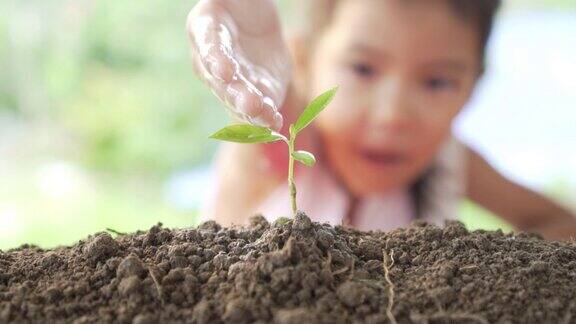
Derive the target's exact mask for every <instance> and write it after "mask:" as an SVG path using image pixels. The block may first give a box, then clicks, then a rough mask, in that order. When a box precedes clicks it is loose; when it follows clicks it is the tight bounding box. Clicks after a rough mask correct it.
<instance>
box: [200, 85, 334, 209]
mask: <svg viewBox="0 0 576 324" xmlns="http://www.w3.org/2000/svg"><path fill="white" fill-rule="evenodd" d="M337 90H338V88H337V87H336V88H333V89H331V90H329V91H327V92H325V93H323V94H321V95H320V96H318V97H316V98H315V99H314V100H312V102H310V104H309V105H308V106H307V107H306V109H304V111H303V112H302V114H301V115H300V116H299V117H298V119H297V120H296V122H295V123H294V124H292V125H290V128H289V138H286V136H284V135H282V134H280V133H277V132H275V131H273V130H272V129H270V128H268V127H262V126H254V125H248V124H239V125H231V126H228V127H225V128H223V129H221V130H219V131H218V132H216V133H214V134H213V135H212V136H210V138H213V139H217V140H221V141H227V142H235V143H246V144H264V143H273V142H278V141H283V142H284V143H286V144H287V145H288V157H289V160H288V187H289V189H290V201H291V202H292V213H293V214H294V216H295V215H296V213H297V212H298V206H297V205H296V185H295V184H294V161H298V162H300V163H302V164H304V165H306V166H308V167H312V166H313V165H314V164H316V158H315V157H314V155H313V154H312V153H310V152H306V151H302V150H300V151H296V150H295V143H296V137H297V136H298V134H299V133H300V132H301V131H302V130H303V129H305V128H306V127H307V126H308V125H310V123H312V121H314V119H315V118H316V117H317V116H318V115H319V114H320V112H322V110H324V108H326V106H328V104H329V103H330V101H332V99H333V98H334V95H335V94H336V91H337Z"/></svg>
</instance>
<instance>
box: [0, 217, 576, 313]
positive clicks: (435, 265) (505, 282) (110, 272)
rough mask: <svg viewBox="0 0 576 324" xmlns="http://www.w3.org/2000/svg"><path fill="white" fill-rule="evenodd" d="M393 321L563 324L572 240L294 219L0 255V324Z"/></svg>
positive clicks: (575, 249) (570, 286)
mask: <svg viewBox="0 0 576 324" xmlns="http://www.w3.org/2000/svg"><path fill="white" fill-rule="evenodd" d="M386 278H388V280H387V279H386ZM391 284H392V285H391ZM390 309H391V311H390V312H388V310H390ZM394 319H396V320H397V321H398V322H399V323H411V322H414V323H494V322H498V323H576V244H574V243H558V242H547V241H544V240H542V239H540V238H538V237H536V236H533V235H527V234H519V235H512V234H503V233H502V232H485V231H476V232H473V233H469V232H468V231H466V229H465V228H464V227H463V226H462V225H461V224H460V223H449V224H447V226H446V228H444V229H441V228H438V227H434V226H428V225H424V224H416V225H414V226H413V227H412V228H409V229H401V230H396V231H392V232H389V233H380V232H376V233H365V232H358V231H355V230H351V229H346V228H342V227H336V228H334V227H330V226H328V225H319V224H313V223H312V222H310V219H308V218H307V217H306V216H304V215H299V216H298V217H297V218H296V219H295V220H294V221H287V220H284V221H278V222H276V223H275V224H272V225H270V224H268V223H267V222H266V221H265V220H264V219H263V218H262V217H256V218H253V219H252V226H251V227H250V228H221V227H220V226H218V225H217V224H215V223H213V222H208V223H204V224H203V225H201V226H200V227H199V228H198V229H184V230H168V229H165V228H162V227H161V226H155V227H153V228H152V229H150V231H148V232H140V233H136V234H133V235H121V236H119V237H117V238H116V239H114V238H113V237H112V236H111V235H109V234H108V233H99V234H96V235H94V236H91V237H89V238H88V239H87V240H86V241H81V242H79V243H78V244H77V245H74V246H72V247H64V248H58V249H55V250H49V251H45V250H41V249H38V248H35V247H26V246H25V247H21V248H19V249H17V250H13V251H8V252H0V322H2V323H6V322H68V323H70V322H74V323H94V322H122V323H130V322H132V323H157V322H162V323H170V322H196V323H208V322H214V323H219V322H229V323H248V322H260V323H267V322H276V323H297V324H302V323H352V322H354V323H360V322H366V323H386V322H390V321H394Z"/></svg>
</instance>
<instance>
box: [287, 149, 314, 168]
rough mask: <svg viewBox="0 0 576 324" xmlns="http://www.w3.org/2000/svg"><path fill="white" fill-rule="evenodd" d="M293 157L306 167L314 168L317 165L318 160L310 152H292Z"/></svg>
mask: <svg viewBox="0 0 576 324" xmlns="http://www.w3.org/2000/svg"><path fill="white" fill-rule="evenodd" d="M292 157H293V158H294V159H295V160H296V161H298V162H301V163H303V164H304V165H306V166H309V167H311V166H313V165H314V164H316V158H315V157H314V155H313V154H312V153H310V152H306V151H295V152H292Z"/></svg>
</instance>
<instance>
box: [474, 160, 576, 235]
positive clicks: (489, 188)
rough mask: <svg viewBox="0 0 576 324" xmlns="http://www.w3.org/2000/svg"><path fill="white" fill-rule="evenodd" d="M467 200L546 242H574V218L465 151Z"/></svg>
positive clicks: (575, 217)
mask: <svg viewBox="0 0 576 324" xmlns="http://www.w3.org/2000/svg"><path fill="white" fill-rule="evenodd" d="M467 156H468V158H469V160H468V187H467V196H468V198H470V199H471V200H472V201H474V202H476V203H477V204H479V205H481V206H483V207H484V208H486V209H488V210H490V211H491V212H493V213H495V214H497V215H499V216H500V217H502V218H503V219H504V220H506V221H508V222H509V223H511V224H512V225H514V226H515V227H516V228H518V229H519V230H522V231H528V232H535V233H538V234H541V235H542V236H544V237H545V238H547V239H571V238H576V216H575V215H574V214H573V213H572V212H570V211H569V210H568V209H566V208H563V207H562V206H560V205H559V204H557V203H555V202H553V201H552V200H550V199H548V198H546V197H544V196H542V195H540V194H538V193H536V192H534V191H532V190H529V189H527V188H525V187H522V186H520V185H518V184H516V183H513V182H511V181H510V180H508V179H506V178H504V177H503V176H502V175H501V174H500V173H499V172H498V171H496V170H495V169H494V168H493V167H492V166H490V165H489V164H488V162H486V161H485V160H484V159H483V158H482V157H481V156H480V155H478V154H477V153H476V152H474V151H473V150H471V149H468V154H467Z"/></svg>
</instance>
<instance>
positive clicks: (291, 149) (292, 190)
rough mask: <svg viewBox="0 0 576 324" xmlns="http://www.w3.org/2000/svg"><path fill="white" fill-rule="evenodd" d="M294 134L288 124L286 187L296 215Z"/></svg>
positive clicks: (293, 212)
mask: <svg viewBox="0 0 576 324" xmlns="http://www.w3.org/2000/svg"><path fill="white" fill-rule="evenodd" d="M295 141H296V135H295V134H294V131H293V127H292V126H290V139H289V140H288V158H289V160H288V187H289V189H290V199H291V202H292V214H293V215H294V217H296V213H297V212H298V207H297V206H296V185H295V184H294V157H293V156H292V153H293V152H294V142H295Z"/></svg>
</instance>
